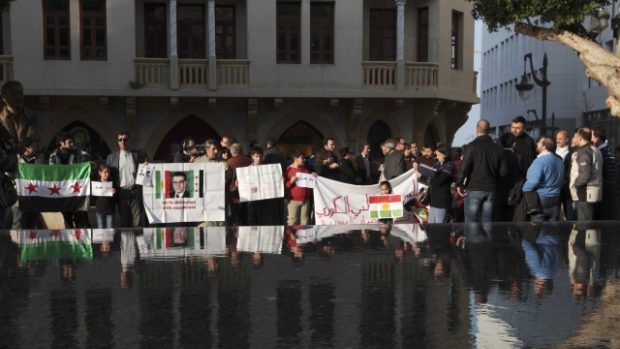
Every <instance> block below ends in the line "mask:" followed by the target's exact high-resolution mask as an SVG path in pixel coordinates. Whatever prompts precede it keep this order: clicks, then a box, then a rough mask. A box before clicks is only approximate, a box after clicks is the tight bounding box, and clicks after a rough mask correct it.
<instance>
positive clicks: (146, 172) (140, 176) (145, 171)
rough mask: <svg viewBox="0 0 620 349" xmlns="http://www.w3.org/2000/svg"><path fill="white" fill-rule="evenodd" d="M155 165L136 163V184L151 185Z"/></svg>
mask: <svg viewBox="0 0 620 349" xmlns="http://www.w3.org/2000/svg"><path fill="white" fill-rule="evenodd" d="M154 171H155V167H154V166H153V164H148V165H147V164H140V165H138V173H137V174H136V184H137V185H142V186H145V187H152V186H153V173H154Z"/></svg>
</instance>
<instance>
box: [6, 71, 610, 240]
mask: <svg viewBox="0 0 620 349" xmlns="http://www.w3.org/2000/svg"><path fill="white" fill-rule="evenodd" d="M1 94H2V99H3V102H4V108H3V110H2V113H1V114H0V125H1V126H2V127H0V137H1V140H2V142H1V143H2V144H1V145H2V146H1V147H0V167H1V169H2V170H3V171H4V172H5V173H8V174H9V175H11V176H15V172H16V168H17V163H18V162H24V163H48V164H51V165H53V164H74V163H79V162H87V161H90V162H91V163H92V164H93V179H95V180H98V181H108V180H111V181H112V182H113V183H114V199H100V198H97V199H96V200H95V201H96V213H97V215H96V217H97V219H96V220H97V224H96V225H97V226H98V227H105V228H107V227H112V226H113V225H114V226H116V227H144V226H147V225H148V222H147V220H146V217H145V215H144V209H143V206H142V190H141V186H139V185H137V184H136V172H137V168H138V166H139V164H141V163H143V162H146V161H147V159H146V156H145V154H144V152H139V151H136V150H133V149H132V147H131V137H130V134H129V133H128V132H125V131H123V132H119V133H118V134H117V139H116V142H117V149H116V150H114V151H113V152H112V153H111V154H109V155H108V156H107V158H106V160H105V161H97V162H95V161H93V160H92V159H91V157H90V155H89V154H88V153H87V152H86V151H85V150H84V149H77V148H76V146H75V141H74V138H73V136H72V135H71V134H70V133H68V132H62V133H60V134H59V135H58V136H57V148H56V149H54V150H53V151H51V153H50V154H49V156H45V154H40V153H38V152H37V145H36V135H35V132H34V127H33V125H32V123H31V119H30V116H29V114H28V113H27V112H26V110H25V109H24V105H23V88H22V86H21V84H20V83H19V82H17V81H9V82H7V83H5V84H4V85H3V87H2V90H1ZM525 126H526V121H525V119H524V118H523V117H517V118H515V119H514V120H512V124H511V130H510V132H507V133H505V134H503V135H501V136H500V137H499V138H498V139H493V138H492V137H491V136H490V135H489V122H488V121H486V120H484V119H483V120H480V121H479V122H478V124H477V126H476V138H475V139H474V140H473V141H472V142H470V143H469V144H467V145H466V146H464V147H463V148H453V149H449V148H446V147H445V146H442V145H441V144H424V145H422V147H421V149H420V148H419V147H418V143H417V142H415V141H412V142H407V140H406V139H405V138H403V137H398V138H395V139H387V140H385V141H384V142H383V144H382V145H381V150H382V154H383V156H382V157H381V158H372V157H371V150H372V149H371V145H370V144H369V143H364V144H363V145H362V146H361V147H360V148H359V152H358V153H355V152H353V151H352V150H351V149H350V148H349V147H347V146H343V147H340V148H339V149H338V148H337V145H336V142H335V140H334V138H331V137H327V138H326V139H325V140H324V141H323V144H322V147H320V149H318V150H316V151H315V152H314V153H313V154H310V156H306V155H307V154H303V153H301V152H300V151H299V150H295V151H293V152H292V153H291V154H288V155H287V154H284V153H283V152H281V151H280V150H279V149H278V144H277V141H276V140H275V139H272V138H270V139H267V140H266V142H265V143H264V147H261V146H260V144H259V143H257V142H252V143H251V145H250V149H249V152H247V153H246V152H244V149H243V147H242V144H241V143H239V142H236V141H235V140H233V139H232V138H231V137H227V136H224V137H222V138H221V139H219V140H215V139H207V140H205V141H203V142H202V143H198V142H197V141H196V140H194V139H193V138H191V137H187V138H185V139H183V140H182V141H181V142H180V143H181V147H180V149H179V150H178V152H177V153H175V154H173V156H172V157H171V158H170V160H169V161H170V162H177V163H201V162H223V163H224V164H225V168H226V184H225V185H226V186H225V193H226V221H225V222H210V223H213V224H216V225H281V224H282V225H283V224H288V225H297V224H301V225H306V224H312V222H313V217H312V216H313V211H314V210H313V207H312V206H313V205H312V195H311V194H312V189H308V188H304V187H300V186H297V185H296V180H297V174H298V173H313V174H315V175H317V176H323V177H326V178H330V179H333V180H337V181H341V182H344V183H349V184H357V185H368V184H382V183H385V182H386V181H389V180H391V179H393V178H396V177H398V176H400V175H401V174H403V173H405V172H407V171H409V170H411V169H414V170H415V175H416V177H417V178H418V181H419V182H421V183H423V184H426V185H427V186H428V190H426V191H425V192H424V193H420V194H419V195H418V196H417V197H416V200H417V203H418V204H421V205H425V206H426V207H428V211H429V212H428V213H429V214H428V217H429V218H428V222H429V223H447V222H463V221H464V222H505V221H529V220H551V221H554V220H555V221H557V220H560V219H565V220H569V221H572V220H580V221H588V220H593V219H596V220H611V219H618V218H619V216H620V214H619V212H618V209H619V206H618V205H617V204H616V201H618V200H619V199H620V170H616V168H617V167H618V166H619V165H618V163H617V162H616V159H620V156H615V155H616V154H614V152H612V151H611V150H610V149H609V145H608V143H607V141H606V137H605V131H604V130H602V129H590V128H588V127H581V128H578V129H576V130H575V131H574V133H573V136H572V138H570V137H569V133H568V131H566V130H561V131H559V132H557V134H556V135H555V139H554V138H553V137H551V136H548V135H543V136H541V137H540V138H539V139H538V140H537V141H534V140H533V139H532V138H531V137H530V136H529V135H528V134H527V133H526V130H525ZM618 152H620V147H616V149H615V153H618ZM261 164H279V165H280V166H281V167H282V173H283V177H284V178H283V181H284V187H285V192H286V195H285V198H281V199H272V200H262V201H256V202H249V203H242V202H240V200H239V192H238V181H237V179H236V169H237V168H240V167H245V166H256V165H261ZM379 193H380V192H379V190H377V194H379ZM7 211H9V213H10V214H8V215H6V216H7V217H4V216H5V215H0V216H1V217H3V218H9V219H7V220H6V221H5V222H4V224H3V225H4V226H5V227H10V228H37V227H39V226H40V224H41V223H40V222H39V220H38V219H37V214H36V213H32V212H27V211H23V210H20V208H19V206H18V205H17V204H16V205H14V206H13V207H11V208H10V210H7ZM116 213H118V218H119V219H118V222H116V224H113V217H114V216H115V214H116ZM63 218H64V222H65V226H66V227H67V228H83V227H89V226H91V224H90V222H89V217H88V213H87V212H82V211H77V212H63ZM93 225H94V224H93Z"/></svg>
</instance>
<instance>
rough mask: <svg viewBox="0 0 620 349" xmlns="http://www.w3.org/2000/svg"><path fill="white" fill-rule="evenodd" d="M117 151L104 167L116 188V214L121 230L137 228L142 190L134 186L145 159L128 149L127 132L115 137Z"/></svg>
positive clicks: (110, 156)
mask: <svg viewBox="0 0 620 349" xmlns="http://www.w3.org/2000/svg"><path fill="white" fill-rule="evenodd" d="M116 137H117V141H118V150H117V151H115V152H113V153H111V154H110V155H108V158H107V159H106V165H108V167H110V170H111V174H112V181H113V182H114V187H115V188H117V199H118V213H119V216H120V218H121V222H120V223H121V224H120V226H121V227H123V228H129V227H139V226H140V217H141V215H142V190H141V187H140V186H138V185H136V173H137V170H138V165H139V164H140V163H142V162H145V159H144V158H143V157H142V156H141V155H140V154H139V153H138V152H137V151H134V150H131V149H130V148H129V140H130V137H129V132H127V131H121V132H119V133H118V134H117V135H116Z"/></svg>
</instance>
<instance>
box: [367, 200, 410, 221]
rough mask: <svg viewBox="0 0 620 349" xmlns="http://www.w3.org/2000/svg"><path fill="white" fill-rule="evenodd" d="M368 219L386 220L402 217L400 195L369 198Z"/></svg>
mask: <svg viewBox="0 0 620 349" xmlns="http://www.w3.org/2000/svg"><path fill="white" fill-rule="evenodd" d="M368 204H369V205H370V209H369V211H368V212H369V213H370V218H376V219H387V218H400V217H402V216H403V211H404V210H403V197H402V196H400V195H377V196H369V197H368Z"/></svg>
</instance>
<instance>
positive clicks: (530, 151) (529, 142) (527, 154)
mask: <svg viewBox="0 0 620 349" xmlns="http://www.w3.org/2000/svg"><path fill="white" fill-rule="evenodd" d="M515 153H517V156H518V157H519V161H520V164H519V167H520V168H521V172H522V173H524V174H525V173H527V169H528V168H529V167H530V165H531V164H532V162H533V161H534V159H536V142H534V139H532V137H530V136H528V135H527V134H526V133H523V134H521V135H519V136H518V137H517V138H516V139H515Z"/></svg>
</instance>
